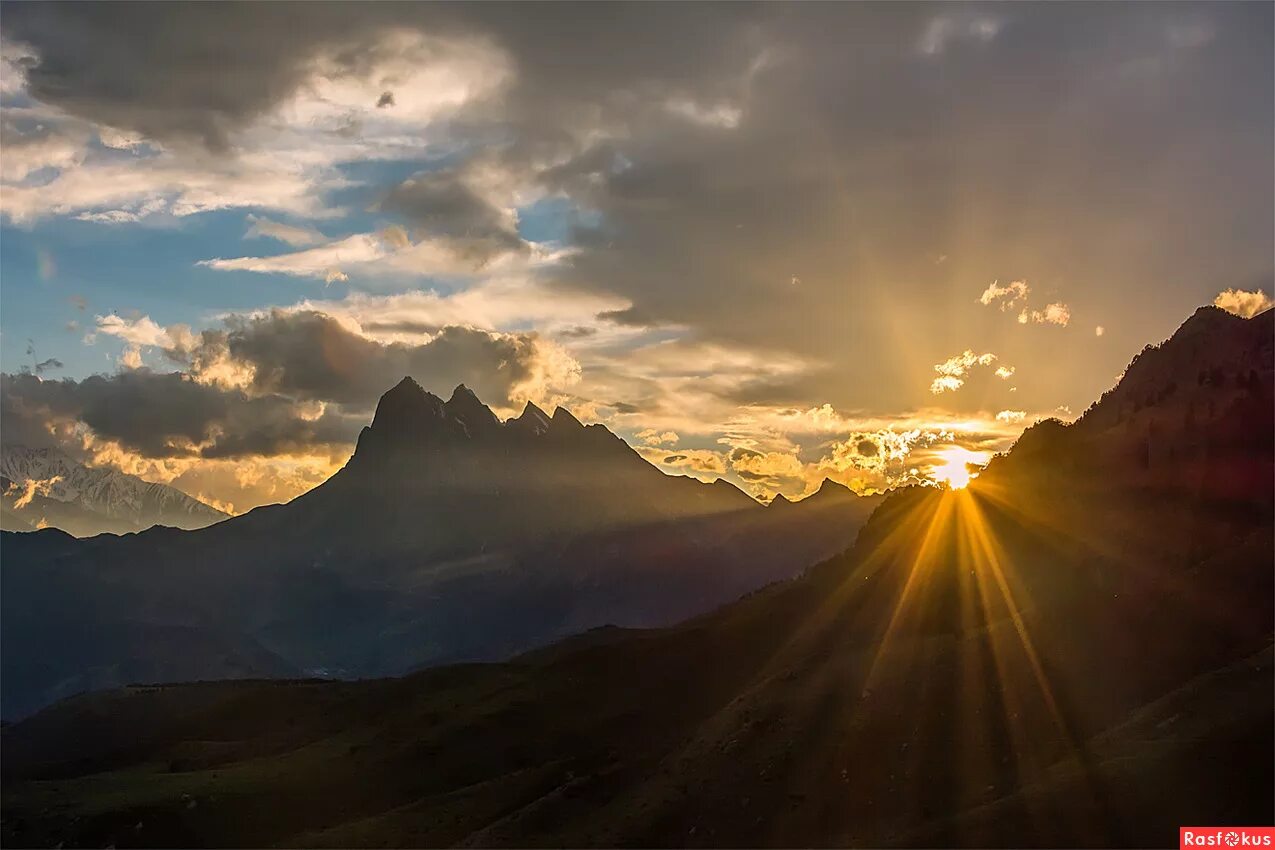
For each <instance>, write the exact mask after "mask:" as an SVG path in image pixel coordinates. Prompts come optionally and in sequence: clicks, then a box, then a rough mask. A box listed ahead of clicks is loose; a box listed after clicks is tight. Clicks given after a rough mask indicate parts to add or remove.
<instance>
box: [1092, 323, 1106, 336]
mask: <svg viewBox="0 0 1275 850" xmlns="http://www.w3.org/2000/svg"><path fill="white" fill-rule="evenodd" d="M1106 332H1107V329H1106V328H1104V327H1103V326H1102V325H1098V326H1097V327H1096V328H1094V329H1093V335H1094V336H1102V335H1103V334H1105V333H1106Z"/></svg>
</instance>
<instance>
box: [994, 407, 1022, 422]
mask: <svg viewBox="0 0 1275 850" xmlns="http://www.w3.org/2000/svg"><path fill="white" fill-rule="evenodd" d="M1026 418H1027V413H1026V412H1025V411H1022V410H1002V411H1000V412H999V413H997V414H996V421H997V422H1009V423H1012V422H1022V421H1023V420H1024V419H1026Z"/></svg>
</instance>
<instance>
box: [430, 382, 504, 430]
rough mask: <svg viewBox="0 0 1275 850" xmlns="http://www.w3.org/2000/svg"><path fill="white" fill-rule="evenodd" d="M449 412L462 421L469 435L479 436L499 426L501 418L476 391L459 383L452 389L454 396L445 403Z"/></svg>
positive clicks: (445, 407)
mask: <svg viewBox="0 0 1275 850" xmlns="http://www.w3.org/2000/svg"><path fill="white" fill-rule="evenodd" d="M444 409H445V410H446V412H447V414H448V415H449V416H451V417H452V418H454V419H456V420H458V421H460V422H461V423H462V424H463V425H464V426H465V429H466V430H467V431H468V432H469V435H470V436H471V437H472V436H477V435H478V434H482V433H486V432H488V431H491V430H493V429H494V428H497V427H498V426H499V425H500V419H499V418H498V417H497V416H496V414H494V413H492V412H491V408H490V407H488V406H487V405H485V404H483V403H482V401H480V400H479V398H478V396H476V395H474V391H473V390H471V389H470V388H469V387H467V386H465V385H464V384H458V385H457V387H456V389H454V390H452V397H451V398H449V399H448V400H447V403H446V404H445V405H444Z"/></svg>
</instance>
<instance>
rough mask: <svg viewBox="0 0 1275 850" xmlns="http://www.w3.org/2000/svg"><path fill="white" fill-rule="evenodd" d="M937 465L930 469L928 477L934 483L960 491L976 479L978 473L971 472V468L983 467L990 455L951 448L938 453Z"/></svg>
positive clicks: (957, 447)
mask: <svg viewBox="0 0 1275 850" xmlns="http://www.w3.org/2000/svg"><path fill="white" fill-rule="evenodd" d="M937 457H938V460H939V461H941V462H940V463H939V465H937V466H935V467H932V468H931V469H930V477H931V478H932V479H934V481H935V482H936V483H939V484H946V485H947V486H948V487H950V488H952V489H953V490H962V489H964V488H966V487H968V486H969V483H970V481H972V480H973V479H975V478H977V477H978V472H976V471H971V470H970V467H971V466H979V467H981V466H985V465H986V464H987V461H988V460H989V459H990V458H991V455H990V454H988V453H987V452H977V451H972V450H970V449H966V448H962V447H961V446H952V447H951V448H947V449H944V450H943V451H941V452H939V453H938V455H937Z"/></svg>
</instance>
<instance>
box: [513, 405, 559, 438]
mask: <svg viewBox="0 0 1275 850" xmlns="http://www.w3.org/2000/svg"><path fill="white" fill-rule="evenodd" d="M505 424H506V425H509V426H511V427H514V428H519V429H522V430H525V431H530V432H531V433H533V434H543V433H545V432H546V431H548V430H549V415H548V414H547V413H545V412H544V411H543V410H541V409H540V408H538V407H536V406H535V405H534V404H532V403H531V402H530V401H529V402H527V406H526V407H524V408H523V409H522V413H521V414H520V415H519V416H518V418H516V419H511V420H509V421H508V422H507V423H505Z"/></svg>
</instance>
